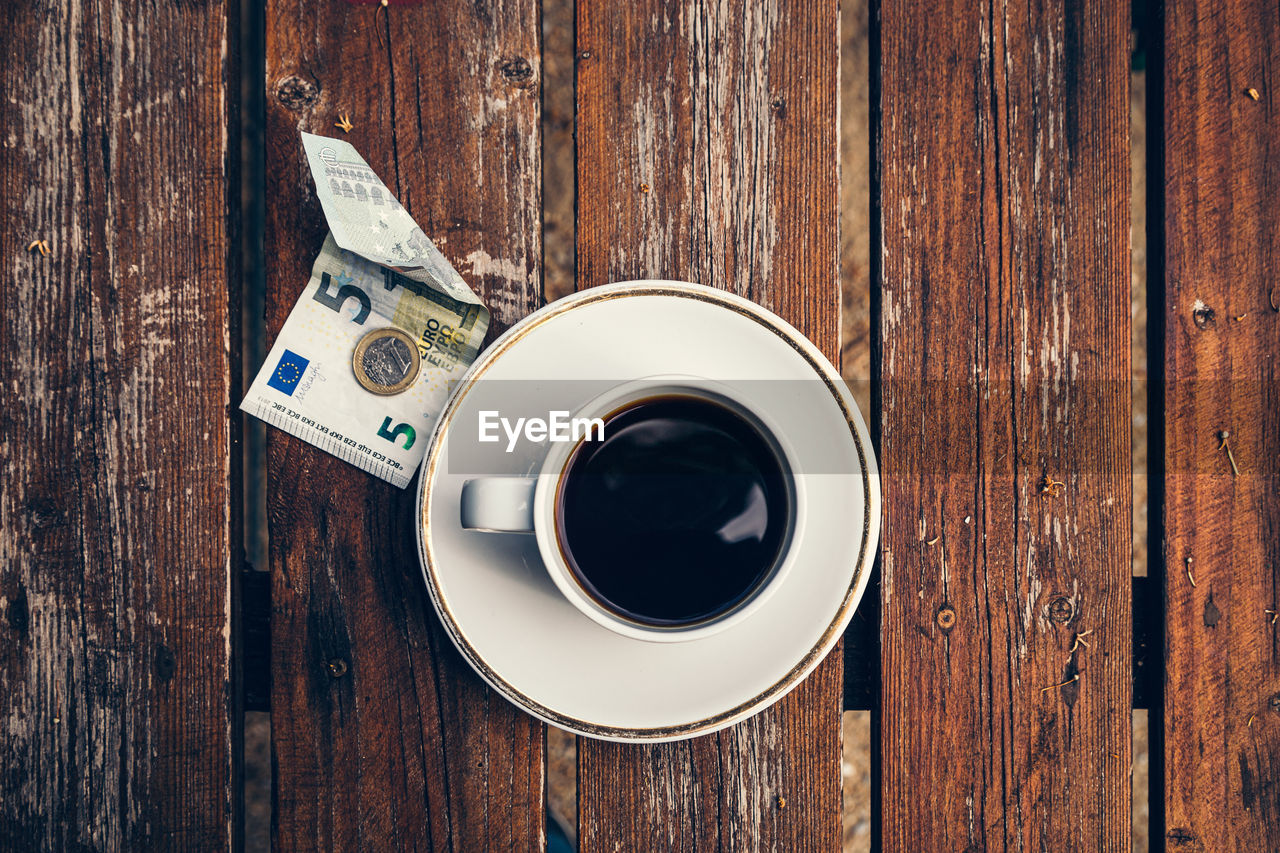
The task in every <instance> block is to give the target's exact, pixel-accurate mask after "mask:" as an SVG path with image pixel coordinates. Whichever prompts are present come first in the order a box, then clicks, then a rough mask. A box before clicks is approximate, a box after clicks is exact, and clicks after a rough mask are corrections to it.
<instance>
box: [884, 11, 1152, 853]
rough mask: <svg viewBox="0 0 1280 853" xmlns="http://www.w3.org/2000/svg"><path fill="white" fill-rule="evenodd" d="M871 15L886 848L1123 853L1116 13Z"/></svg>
mask: <svg viewBox="0 0 1280 853" xmlns="http://www.w3.org/2000/svg"><path fill="white" fill-rule="evenodd" d="M879 21H880V55H881V64H880V68H879V80H878V90H879V91H878V97H876V98H873V104H876V103H877V102H878V106H879V118H878V129H877V133H878V140H877V149H878V152H877V153H878V160H879V164H880V167H879V174H878V195H877V197H876V198H875V200H874V202H875V209H876V210H878V216H879V219H880V222H879V231H880V234H881V251H880V252H879V253H878V257H877V258H876V261H877V264H878V267H879V268H878V270H877V275H876V276H875V280H877V281H878V282H879V286H880V297H879V298H880V310H879V314H880V332H881V336H882V356H881V359H880V376H881V380H882V383H883V388H882V407H883V408H882V420H881V428H882V433H881V470H882V471H884V472H885V478H884V481H883V488H884V505H885V513H884V522H885V526H884V538H883V540H882V541H883V543H884V550H883V552H882V555H881V601H880V604H881V618H880V624H881V676H882V681H881V688H880V717H879V719H880V726H881V731H880V755H881V758H882V774H883V779H882V797H881V822H882V827H881V828H882V841H883V846H884V848H885V849H887V850H958V849H967V850H1000V849H1006V850H1007V849H1016V850H1024V849H1025V850H1075V849H1086V848H1087V849H1093V850H1126V851H1127V850H1128V849H1129V845H1130V821H1129V815H1130V781H1129V773H1130V771H1129V767H1130V714H1131V710H1130V698H1131V685H1130V678H1131V666H1130V654H1131V644H1132V621H1131V620H1132V613H1131V580H1130V543H1131V525H1132V520H1131V506H1132V495H1131V490H1132V482H1131V474H1130V468H1131V465H1130V418H1129V412H1130V400H1129V376H1130V356H1129V352H1130V346H1129V335H1130V319H1129V239H1128V236H1129V206H1128V204H1129V149H1128V127H1129V101H1128V81H1129V14H1128V6H1127V4H1117V3H1111V2H1100V0H1097V1H1096V2H1085V3H1066V2H1049V3H1040V2H1022V0H1015V2H1013V3H1010V4H1007V5H998V4H993V3H989V2H982V3H979V4H972V3H967V2H959V0H948V2H942V3H940V4H938V5H937V6H936V7H935V8H932V9H930V10H929V12H928V13H927V14H922V13H921V10H920V8H919V6H918V4H916V3H911V2H904V0H883V2H882V3H881V5H880V10H879ZM922 60H924V61H922ZM874 242H875V241H874V240H873V244H874ZM1045 476H1048V477H1051V478H1052V479H1053V480H1054V481H1055V482H1060V483H1062V486H1060V487H1054V488H1051V489H1049V492H1050V493H1044V491H1043V490H1042V488H1041V483H1042V479H1043V478H1044V477H1045ZM1059 491H1060V494H1057V495H1054V494H1052V493H1053V492H1059ZM1086 635H1087V636H1086ZM1077 636H1083V637H1084V640H1085V642H1087V643H1088V645H1083V644H1081V645H1079V646H1076V644H1075V638H1076V637H1077ZM1054 685H1062V686H1054ZM1046 687H1047V688H1049V689H1047V690H1045V689H1043V688H1046Z"/></svg>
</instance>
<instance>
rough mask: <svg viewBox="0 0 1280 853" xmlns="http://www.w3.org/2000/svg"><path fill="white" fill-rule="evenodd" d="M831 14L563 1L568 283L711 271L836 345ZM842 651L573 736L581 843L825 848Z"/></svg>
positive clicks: (834, 803) (835, 831)
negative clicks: (797, 674) (764, 692)
mask: <svg viewBox="0 0 1280 853" xmlns="http://www.w3.org/2000/svg"><path fill="white" fill-rule="evenodd" d="M838 27H839V13H838V9H837V5H836V3H835V2H800V3H786V2H764V3H759V4H753V5H751V6H750V7H749V8H748V9H747V10H746V11H745V12H744V11H743V10H741V9H736V8H726V7H724V6H721V5H718V4H708V3H702V2H694V3H690V4H687V5H682V6H679V7H673V6H670V5H668V4H664V3H660V2H656V0H647V2H639V3H629V4H614V3H607V2H596V1H595V0H591V2H585V0H584V2H579V3H578V9H577V63H578V67H577V86H578V94H577V97H578V127H577V130H578V194H579V195H578V287H579V288H586V287H592V286H595V285H600V284H604V283H606V282H610V281H620V280H625V279H632V278H674V279H684V280H688V281H695V282H700V283H702V284H708V285H713V286H716V287H721V288H725V289H727V290H731V291H734V292H735V293H738V294H740V295H742V296H745V297H747V298H749V299H753V300H755V301H756V302H758V303H760V304H762V305H764V306H766V307H768V308H770V309H772V310H774V311H776V312H778V313H779V314H781V315H782V316H783V317H784V318H786V319H787V320H789V321H790V322H791V323H793V324H794V325H795V326H796V327H798V328H799V329H800V330H801V331H802V332H804V333H805V334H806V335H808V336H809V337H810V338H811V339H812V340H813V341H814V342H815V343H816V344H817V345H818V347H819V348H820V349H821V350H822V351H823V352H825V353H826V355H827V356H828V357H829V358H831V359H833V360H834V359H836V358H837V357H838V352H839V340H838V339H839V329H838V313H839V267H838V260H839V259H838V239H837V238H838V233H839V231H838V229H839V217H838V213H839V210H838V204H839V145H838V128H837V113H838V103H837V94H838V74H839V64H838V63H839V40H838ZM841 664H842V661H841V652H840V650H839V649H837V650H836V651H834V652H833V653H832V654H831V655H830V656H828V658H827V659H826V661H825V662H824V663H823V664H822V665H821V666H819V668H818V669H817V670H816V671H815V672H814V673H813V674H812V675H811V676H809V678H808V679H807V680H806V681H805V682H803V683H802V684H801V685H800V686H799V687H798V688H797V689H796V690H795V691H794V692H793V693H791V694H790V695H789V696H787V697H786V698H785V699H783V700H782V701H781V702H780V703H778V704H777V705H775V706H774V707H773V708H771V709H769V710H768V711H765V712H764V713H762V714H761V715H759V716H757V717H754V718H752V719H750V720H748V721H746V722H744V723H741V724H739V725H737V726H735V727H733V728H731V729H728V730H726V731H724V732H721V733H719V734H715V735H708V736H706V737H702V738H698V739H695V740H692V741H687V742H683V743H677V744H670V745H654V746H633V745H617V744H605V743H599V742H596V741H587V740H582V741H580V742H579V747H578V756H579V764H578V780H579V806H578V810H579V844H580V846H581V849H582V850H584V851H593V850H610V851H612V850H664V851H677V850H695V849H696V850H704V849H722V850H786V851H801V850H822V851H829V850H833V849H837V848H838V847H839V843H840V841H839V839H840V709H841V689H842V685H841V681H842V677H841V676H842V665H841ZM779 798H781V800H780V799H779ZM783 801H785V806H784V805H783V804H782V803H783Z"/></svg>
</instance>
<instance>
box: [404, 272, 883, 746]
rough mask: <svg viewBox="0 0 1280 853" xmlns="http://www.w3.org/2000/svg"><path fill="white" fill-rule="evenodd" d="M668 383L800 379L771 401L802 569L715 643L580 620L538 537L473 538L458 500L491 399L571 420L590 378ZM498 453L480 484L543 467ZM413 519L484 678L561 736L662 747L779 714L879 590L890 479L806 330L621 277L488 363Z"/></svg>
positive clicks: (470, 386) (535, 321)
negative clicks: (802, 503)
mask: <svg viewBox="0 0 1280 853" xmlns="http://www.w3.org/2000/svg"><path fill="white" fill-rule="evenodd" d="M672 373H679V374H693V375H697V376H703V377H706V378H710V379H716V380H721V381H729V382H734V381H739V382H740V381H742V380H753V381H754V380H783V381H789V382H788V383H787V384H786V385H785V386H783V385H781V383H779V385H778V386H777V387H785V388H786V389H787V390H786V395H787V399H786V404H785V405H780V404H779V403H778V400H777V398H776V395H773V394H770V395H769V396H770V398H771V399H773V404H772V405H773V408H772V409H771V410H770V411H769V414H770V415H771V417H772V419H773V420H774V421H775V423H777V424H778V426H779V428H780V429H781V431H783V433H784V434H785V435H786V437H787V439H788V440H789V442H790V444H791V445H792V446H793V447H794V448H795V449H796V450H797V452H798V454H799V457H800V465H799V471H800V473H799V474H798V477H800V478H804V480H805V483H804V488H805V489H806V494H807V502H808V509H807V511H806V519H805V526H804V529H803V530H800V531H797V534H796V540H795V546H794V547H796V548H797V549H799V553H798V558H797V559H796V561H795V563H794V566H793V568H792V569H791V571H790V573H789V574H788V575H787V576H786V578H785V579H784V580H783V581H782V582H781V585H780V586H779V588H778V589H777V590H776V592H775V593H774V594H773V595H772V596H771V597H770V598H769V599H768V600H767V601H766V602H765V603H764V605H763V606H762V607H761V608H760V610H759V611H758V612H756V613H754V614H753V615H752V616H751V617H749V618H748V619H746V620H744V621H743V622H742V623H740V624H737V625H734V626H732V627H730V628H727V629H726V630H724V631H723V632H721V633H719V634H716V635H714V636H711V637H707V638H705V639H699V640H693V641H690V642H685V643H650V642H644V641H641V640H635V639H629V638H626V637H623V636H621V635H619V634H616V633H614V632H612V631H610V630H608V629H607V628H604V627H602V626H600V625H598V624H596V623H595V622H593V621H592V620H590V619H588V618H587V617H586V616H584V615H583V614H582V613H580V612H579V611H578V610H576V609H575V608H574V607H573V605H571V604H570V603H569V602H568V601H567V600H566V599H565V598H564V597H563V596H562V595H561V594H560V593H559V591H558V590H557V589H556V587H555V585H554V584H553V583H552V581H551V579H550V577H549V576H548V575H547V573H546V570H545V569H544V568H543V566H542V562H541V558H540V557H539V554H538V546H537V542H536V540H535V539H534V537H533V536H532V535H523V534H494V533H482V532H478V531H473V530H464V529H462V527H461V525H460V523H459V494H460V491H461V488H462V483H463V481H464V480H466V479H470V478H471V477H474V476H476V475H477V472H476V471H475V470H474V467H473V466H472V465H470V464H468V465H463V466H455V467H466V468H468V469H469V470H467V471H458V472H451V471H450V470H449V462H450V455H449V448H450V424H456V425H457V426H456V427H455V429H467V430H472V429H475V423H476V418H477V411H478V409H480V408H486V407H492V406H493V405H494V404H493V402H492V394H491V393H490V394H488V395H487V396H488V398H489V399H487V400H486V399H485V398H486V389H495V388H497V389H505V390H503V391H502V393H506V394H512V393H518V392H517V391H513V390H512V389H522V390H521V391H519V393H523V394H525V395H526V396H528V395H536V397H537V401H536V402H537V406H539V407H541V408H542V410H543V411H548V410H551V409H567V410H570V411H573V410H575V409H577V407H579V406H580V405H582V404H583V403H584V402H586V400H587V399H588V398H589V397H590V396H591V393H590V392H589V386H590V382H587V381H585V380H611V381H612V380H623V379H634V378H637V377H642V376H649V375H654V374H672ZM571 379H577V380H584V381H583V382H582V383H581V385H579V384H578V383H575V382H569V381H565V380H571ZM492 380H521V381H520V382H511V383H504V382H496V383H495V382H493V381H492ZM796 380H808V381H796ZM770 387H775V386H770ZM597 390H598V389H597ZM570 397H580V399H567V398H570ZM526 402H527V401H526ZM459 441H461V439H459ZM486 447H493V448H494V450H493V456H492V458H490V459H486V460H485V463H486V465H488V466H492V467H491V468H490V470H486V471H485V472H483V473H487V474H494V473H499V474H504V473H505V474H511V475H521V476H527V475H529V474H530V473H531V472H532V471H533V470H534V469H535V467H536V466H537V464H538V463H539V461H540V459H539V458H538V452H537V451H536V450H526V451H524V452H520V451H519V450H517V452H515V453H511V454H507V453H505V452H504V451H503V447H502V446H501V444H494V445H486ZM455 461H456V460H455ZM418 513H419V515H418V517H419V519H421V521H422V523H421V524H420V525H419V531H418V545H419V554H420V556H421V560H422V567H423V575H424V578H425V580H426V583H427V588H428V589H429V590H430V593H431V599H432V601H433V602H434V604H435V607H436V610H437V612H438V613H439V614H440V619H441V621H442V622H443V623H444V626H445V628H446V629H447V631H448V632H449V636H450V637H451V638H452V639H453V642H454V644H455V645H457V647H458V649H459V651H461V652H462V655H463V657H464V658H466V660H467V662H468V663H470V664H471V666H472V667H474V668H475V670H476V672H478V673H479V674H480V675H481V676H482V677H483V678H484V679H485V680H486V681H487V682H488V683H489V684H490V685H491V686H492V687H493V688H494V689H495V690H497V691H498V692H500V693H501V694H502V695H504V696H506V697H507V698H508V699H510V700H511V701H512V702H514V703H515V704H516V705H517V706H519V707H520V708H522V709H524V710H525V711H528V712H529V713H530V714H533V715H534V716H535V717H538V718H540V719H542V720H544V721H546V722H548V723H551V724H553V725H556V726H559V727H561V728H564V729H568V730H570V731H574V732H577V733H578V734H582V735H585V736H587V737H594V738H601V739H604V740H612V741H648V742H656V741H668V740H680V739H683V738H689V737H694V736H697V735H703V734H707V733H710V732H713V731H716V730H718V729H722V728H725V727H727V726H730V725H733V724H734V723H736V722H739V721H741V720H743V719H745V718H746V717H749V716H751V715H752V714H755V713H757V712H759V711H761V710H763V709H764V708H767V707H768V706H769V705H771V704H773V703H774V702H776V701H778V700H779V699H780V698H782V697H783V696H784V695H785V694H786V693H787V692H788V691H789V690H791V689H792V688H794V687H795V686H796V685H797V684H798V683H799V682H800V681H801V680H802V679H803V678H804V677H805V676H806V675H808V674H809V672H811V671H812V670H813V668H814V667H815V666H817V665H818V663H819V662H820V661H821V660H822V658H823V657H825V656H826V654H827V653H828V652H829V651H830V650H831V648H832V647H833V646H834V645H835V643H836V641H837V640H838V639H839V637H840V635H841V633H842V632H843V631H844V629H845V626H846V625H847V624H848V622H849V619H850V617H852V615H853V611H854V608H855V607H856V606H857V604H858V601H859V600H860V599H861V597H862V592H863V589H864V588H865V587H866V583H867V576H868V574H869V573H870V570H871V561H872V555H873V554H874V552H875V547H876V542H877V539H878V538H879V533H880V480H879V474H878V471H877V468H876V461H875V456H874V454H873V452H872V448H871V441H870V438H869V437H868V435H867V428H866V425H865V424H864V422H863V419H862V416H861V414H860V413H859V412H858V408H857V405H856V404H855V403H854V401H853V398H852V396H851V395H850V394H849V391H848V389H847V388H846V387H845V384H844V383H843V381H841V379H840V377H839V374H838V373H837V371H836V370H835V368H834V367H832V365H831V363H830V362H829V361H827V359H826V358H824V357H823V356H822V354H821V353H819V352H818V350H817V349H816V348H815V347H814V346H813V344H811V343H810V342H809V341H808V340H807V339H805V338H804V337H803V336H802V335H800V333H799V332H797V331H796V330H795V329H794V328H792V327H791V326H789V325H788V324H786V323H785V322H784V321H782V320H781V319H780V318H778V317H777V316H776V315H774V314H772V313H770V312H769V311H766V310H765V309H763V308H761V307H760V306H758V305H756V304H755V303H752V302H749V301H747V300H745V299H742V298H740V297H737V296H734V295H732V294H729V293H725V292H723V291H719V290H714V289H711V288H708V287H703V286H701V285H694V284H686V283H683V282H672V281H645V282H624V283H621V284H614V285H609V286H607V287H599V288H595V289H592V290H588V291H584V292H582V293H578V294H575V295H573V296H570V297H567V298H565V299H561V300H559V301H557V302H554V303H552V304H550V305H548V306H546V307H545V308H543V309H541V310H539V311H537V312H535V313H534V314H531V315H529V316H528V317H526V318H525V319H524V320H522V321H521V322H520V323H518V324H516V325H515V326H513V327H512V328H511V329H509V330H508V331H507V332H506V333H505V334H504V335H502V336H501V337H500V338H498V340H497V341H495V342H494V343H493V345H492V346H491V347H489V349H487V350H486V351H485V352H484V353H483V354H482V355H481V356H480V358H479V359H478V360H477V361H476V362H475V364H474V365H472V367H471V369H470V370H469V371H468V372H467V374H466V376H464V377H463V379H462V381H461V382H460V383H459V387H458V390H457V392H456V393H455V394H454V396H453V397H452V399H451V400H450V402H449V404H448V406H447V407H446V409H445V411H444V413H443V414H442V415H441V418H440V421H439V423H438V425H437V427H436V430H435V433H434V434H433V436H432V439H431V444H430V446H429V449H428V451H427V457H426V460H425V461H424V463H423V472H422V481H421V487H420V491H419V497H418Z"/></svg>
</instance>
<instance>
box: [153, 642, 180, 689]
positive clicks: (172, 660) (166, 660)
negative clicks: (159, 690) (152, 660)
mask: <svg viewBox="0 0 1280 853" xmlns="http://www.w3.org/2000/svg"><path fill="white" fill-rule="evenodd" d="M177 670H178V659H177V658H176V657H174V656H173V652H172V651H170V650H169V647H168V646H165V645H160V646H158V647H157V648H156V677H157V678H159V679H160V680H161V681H165V682H168V681H171V680H172V679H173V674H174V673H175V672H177Z"/></svg>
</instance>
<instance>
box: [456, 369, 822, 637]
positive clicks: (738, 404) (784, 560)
mask: <svg viewBox="0 0 1280 853" xmlns="http://www.w3.org/2000/svg"><path fill="white" fill-rule="evenodd" d="M671 396H675V397H680V396H684V397H693V398H697V399H702V400H707V401H710V402H713V403H717V404H719V405H720V406H723V407H725V408H727V409H729V410H730V411H732V412H734V413H735V414H737V415H738V416H739V417H741V418H742V419H743V420H745V421H746V422H747V423H749V424H751V425H752V426H753V427H754V428H755V429H756V431H757V432H758V433H759V434H760V436H761V437H762V438H764V439H765V441H766V442H767V443H768V444H769V446H770V448H771V449H772V451H773V453H774V455H775V457H776V459H777V461H778V463H779V465H780V466H781V469H782V472H783V475H784V479H785V480H786V482H787V484H788V487H789V494H788V495H787V498H788V499H789V510H790V512H789V524H788V527H787V530H786V532H785V534H784V536H783V539H782V543H781V546H780V547H779V552H778V557H777V558H776V559H775V560H774V564H773V566H772V568H771V569H770V570H769V572H768V573H766V574H765V576H764V578H763V579H762V580H761V581H760V582H759V583H758V584H757V586H756V588H755V589H754V590H753V591H752V592H751V593H750V594H749V596H748V597H747V598H746V599H745V600H743V601H741V602H739V603H738V604H737V605H735V606H733V607H732V608H730V609H728V610H727V611H725V612H723V613H720V614H718V615H716V616H714V617H711V618H709V619H707V620H705V621H700V622H694V623H692V624H681V625H673V626H658V625H651V624H646V623H642V622H638V621H635V620H633V619H629V618H627V617H626V616H625V615H623V614H621V613H619V612H617V611H615V610H613V609H610V608H608V607H605V606H604V605H603V604H601V603H600V602H599V601H597V600H596V599H595V598H594V597H592V596H591V595H590V594H589V593H588V592H587V591H586V590H585V589H584V588H583V586H582V585H581V583H580V582H579V581H578V579H577V578H576V577H575V575H574V573H573V572H572V570H571V569H570V568H569V565H568V563H567V561H566V558H565V555H564V550H563V549H562V548H561V545H560V542H559V539H558V533H557V530H558V525H557V518H556V513H557V511H558V510H557V504H558V500H557V495H558V491H559V485H560V481H561V478H562V476H563V475H564V473H565V469H566V467H567V466H568V464H569V462H570V460H571V459H572V458H573V455H574V450H575V449H576V448H577V447H578V444H580V443H581V441H582V440H586V439H585V438H583V439H580V441H578V442H549V447H548V450H547V454H546V456H545V457H544V458H543V461H542V464H541V466H540V468H539V470H538V474H537V476H535V477H483V478H478V479H473V480H467V481H466V482H465V483H464V484H463V486H462V496H461V521H462V526H463V527H464V528H467V529H471V530H476V531H486V532H493V533H532V534H533V535H535V536H536V537H537V540H538V550H539V552H540V553H541V555H542V561H543V563H544V564H545V565H546V568H547V572H548V573H549V574H550V575H551V580H552V581H553V582H554V583H555V585H556V587H557V588H559V590H560V592H561V593H563V595H564V597H565V598H566V599H568V600H569V602H570V603H571V604H573V606H574V607H576V608H577V609H578V610H580V611H581V612H582V613H583V614H585V615H586V616H587V617H588V618H589V619H592V620H593V621H595V622H596V623H598V624H600V625H602V626H604V627H605V628H608V629H609V630H611V631H615V632H616V633H618V634H621V635H623V636H626V637H631V638H634V639H638V640H647V641H652V642H686V641H689V640H696V639H700V638H703V637H708V636H710V635H712V634H715V633H718V632H720V631H723V630H725V629H727V628H729V627H731V626H733V625H737V624H739V623H741V622H742V621H744V620H745V619H747V618H749V617H750V616H751V614H752V613H754V612H756V610H758V609H759V608H760V607H761V606H762V605H763V604H764V603H765V601H766V600H767V599H768V598H769V596H770V595H772V594H773V592H774V591H775V590H776V589H777V588H778V587H779V585H780V584H781V583H782V581H783V580H784V578H785V576H786V574H787V572H788V571H789V570H790V568H791V563H792V554H793V551H794V549H793V548H792V544H793V543H794V542H795V541H796V540H797V538H798V536H799V533H800V531H801V530H802V529H803V525H804V518H805V502H804V491H803V488H802V486H803V478H801V477H798V476H796V466H795V459H796V454H795V453H794V451H792V450H791V449H790V448H789V447H788V445H787V443H786V441H785V439H784V438H783V436H782V435H781V434H780V433H779V431H778V430H777V429H776V428H774V426H773V422H772V421H771V419H770V418H769V417H768V415H767V414H766V413H765V412H764V411H762V409H761V407H760V406H757V405H753V404H752V402H751V401H750V400H747V399H745V398H744V397H745V395H744V393H743V391H742V389H738V388H731V387H730V386H729V385H727V384H725V383H722V382H717V381H714V380H710V379H703V378H700V377H693V376H680V375H663V376H650V377H646V378H643V379H638V380H635V381H632V382H626V383H624V384H621V385H618V386H616V387H614V388H612V389H610V390H609V391H606V392H605V393H603V394H601V395H599V396H597V397H595V398H594V399H592V400H591V401H590V402H588V403H587V404H586V405H584V406H583V407H582V408H581V409H580V410H579V411H578V412H576V413H575V416H574V418H575V420H576V419H587V420H590V419H594V418H600V419H601V420H603V421H605V422H608V420H609V418H610V417H611V416H612V415H614V414H616V413H618V412H619V411H621V410H623V409H627V408H630V407H632V406H634V405H636V404H637V403H639V402H641V401H643V400H647V399H649V398H653V397H671Z"/></svg>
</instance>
